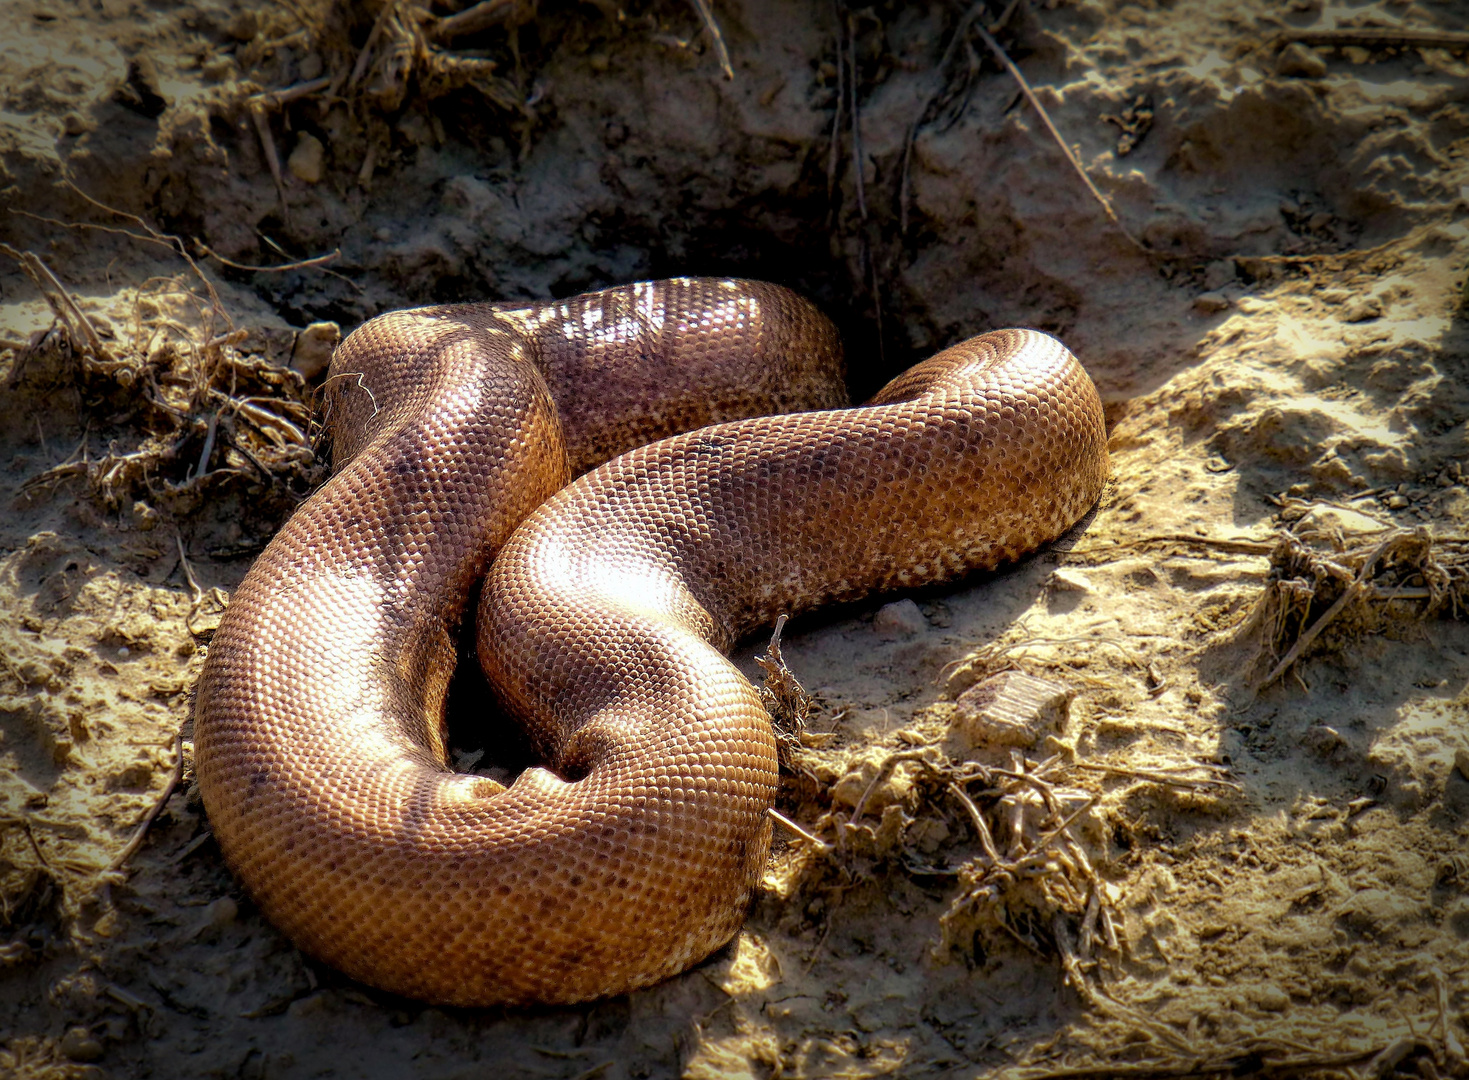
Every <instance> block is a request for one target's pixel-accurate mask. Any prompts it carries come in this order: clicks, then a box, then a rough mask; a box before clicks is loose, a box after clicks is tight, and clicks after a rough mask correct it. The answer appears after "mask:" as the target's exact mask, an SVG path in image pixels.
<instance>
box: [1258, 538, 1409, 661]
mask: <svg viewBox="0 0 1469 1080" xmlns="http://www.w3.org/2000/svg"><path fill="white" fill-rule="evenodd" d="M1399 535H1400V534H1398V533H1394V534H1393V535H1391V536H1388V537H1387V538H1386V539H1384V540H1383V541H1382V542H1381V543H1379V544H1378V545H1377V546H1376V547H1375V548H1373V550H1372V553H1371V554H1370V555H1369V556H1368V557H1367V559H1366V561H1365V562H1363V563H1362V566H1361V568H1360V569H1359V570H1358V571H1357V577H1356V580H1354V581H1353V582H1351V583H1350V584H1349V585H1348V586H1347V587H1346V588H1345V589H1343V590H1342V594H1341V595H1340V596H1339V597H1337V599H1336V603H1334V604H1332V605H1331V607H1329V608H1327V609H1326V611H1325V612H1324V613H1323V614H1322V616H1321V617H1320V618H1319V619H1317V620H1316V621H1315V622H1314V623H1312V624H1311V626H1310V627H1309V628H1308V629H1307V630H1306V631H1305V632H1304V633H1302V634H1301V636H1300V637H1299V638H1297V639H1296V643H1295V644H1294V645H1292V646H1291V649H1290V651H1289V652H1288V653H1286V654H1285V656H1284V657H1283V658H1282V659H1281V661H1280V663H1278V664H1276V665H1275V667H1274V668H1273V669H1272V670H1271V672H1270V674H1269V675H1267V676H1265V679H1264V681H1263V682H1261V683H1260V689H1262V690H1263V689H1264V688H1265V687H1267V686H1269V685H1270V684H1271V683H1273V682H1274V681H1275V680H1276V679H1278V678H1280V677H1281V676H1282V675H1284V674H1285V673H1286V671H1288V670H1289V669H1290V667H1291V665H1292V664H1294V663H1295V662H1296V661H1297V660H1298V659H1300V656H1301V653H1303V652H1305V651H1306V648H1307V646H1309V645H1310V644H1311V642H1313V641H1315V640H1316V639H1317V638H1318V637H1319V636H1320V635H1321V631H1323V630H1325V629H1326V627H1327V626H1328V625H1330V623H1331V620H1332V619H1334V618H1336V617H1337V615H1339V614H1341V611H1342V609H1343V608H1344V607H1346V606H1347V604H1348V603H1349V602H1350V601H1352V600H1354V599H1356V598H1357V597H1358V596H1359V595H1360V594H1361V593H1362V591H1363V587H1364V585H1365V584H1366V582H1367V579H1368V578H1369V577H1370V576H1371V574H1372V567H1373V566H1375V565H1376V564H1377V560H1378V559H1379V558H1380V557H1381V556H1382V553H1383V552H1384V551H1386V550H1387V549H1388V546H1389V545H1390V544H1392V543H1393V542H1394V541H1395V540H1396V539H1397V538H1398V536H1399Z"/></svg>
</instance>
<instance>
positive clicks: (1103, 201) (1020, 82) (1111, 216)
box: [974, 26, 1154, 255]
mask: <svg viewBox="0 0 1469 1080" xmlns="http://www.w3.org/2000/svg"><path fill="white" fill-rule="evenodd" d="M974 30H975V32H976V33H977V34H979V36H980V38H981V39H982V40H983V41H984V43H985V45H986V46H988V48H989V50H990V52H992V53H993V54H994V56H995V59H996V60H998V61H999V62H1000V63H1001V64H1002V65H1003V66H1004V68H1005V70H1006V71H1008V72H1009V73H1010V77H1011V78H1012V79H1014V80H1015V84H1016V85H1017V86H1018V87H1020V92H1021V93H1022V94H1024V95H1025V100H1026V101H1028V102H1030V106H1031V108H1033V109H1034V110H1035V111H1036V115H1038V116H1039V117H1040V118H1041V123H1043V124H1044V125H1045V126H1046V130H1047V131H1048V132H1050V133H1051V138H1052V139H1054V140H1055V141H1056V145H1057V146H1059V147H1060V148H1061V152H1062V153H1063V154H1065V155H1066V160H1067V161H1068V162H1070V164H1071V168H1072V169H1073V170H1074V171H1075V172H1076V175H1077V176H1079V177H1081V182H1082V183H1083V184H1085V185H1086V189H1087V190H1088V191H1090V192H1091V193H1092V197H1093V198H1094V199H1096V200H1097V202H1098V203H1099V204H1100V205H1101V207H1102V210H1103V212H1104V213H1106V215H1107V218H1108V220H1109V221H1111V222H1112V224H1113V225H1115V226H1116V227H1117V231H1118V232H1120V233H1121V234H1122V235H1123V236H1125V237H1126V238H1127V242H1128V243H1129V244H1131V245H1132V246H1133V247H1135V248H1136V249H1137V250H1138V251H1141V252H1143V253H1144V254H1147V255H1152V254H1154V252H1153V251H1152V249H1151V248H1149V247H1147V246H1146V245H1144V244H1143V242H1142V241H1141V240H1139V239H1138V238H1137V237H1135V236H1133V235H1132V233H1131V232H1129V231H1128V228H1127V226H1126V225H1124V224H1122V219H1121V218H1119V217H1118V216H1117V211H1115V210H1113V209H1112V201H1111V200H1110V199H1108V198H1107V196H1105V195H1103V194H1102V192H1101V191H1100V190H1099V189H1098V187H1097V185H1096V184H1094V183H1092V178H1091V176H1090V175H1089V174H1088V173H1087V171H1086V169H1084V168H1083V167H1082V164H1081V162H1080V161H1079V160H1078V159H1077V157H1076V153H1075V151H1073V150H1072V149H1071V147H1070V146H1069V145H1067V143H1066V140H1065V139H1064V138H1062V136H1061V132H1060V131H1059V130H1058V129H1057V128H1056V125H1055V124H1054V123H1052V121H1051V116H1050V113H1048V112H1046V108H1045V106H1044V105H1042V104H1041V102H1040V98H1038V97H1036V95H1035V91H1034V90H1032V89H1031V87H1030V83H1029V82H1027V81H1026V79H1025V76H1024V75H1023V74H1021V71H1020V69H1019V68H1018V67H1016V66H1015V62H1014V61H1013V60H1011V59H1010V56H1009V54H1008V53H1006V52H1005V50H1004V49H1002V48H1001V47H1000V43H999V42H998V41H996V40H995V39H994V36H993V35H992V34H991V33H990V32H989V31H988V30H986V29H985V28H984V27H983V26H975V27H974Z"/></svg>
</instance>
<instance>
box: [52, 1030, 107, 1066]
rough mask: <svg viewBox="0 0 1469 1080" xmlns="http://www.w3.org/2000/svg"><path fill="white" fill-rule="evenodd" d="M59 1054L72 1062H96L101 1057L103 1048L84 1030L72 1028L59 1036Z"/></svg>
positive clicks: (94, 1037) (96, 1039)
mask: <svg viewBox="0 0 1469 1080" xmlns="http://www.w3.org/2000/svg"><path fill="white" fill-rule="evenodd" d="M61 1052H62V1053H63V1054H65V1055H66V1056H67V1057H68V1058H70V1059H71V1060H72V1061H96V1060H98V1059H99V1058H101V1056H102V1052H103V1046H102V1043H101V1040H99V1039H98V1038H97V1037H96V1036H95V1035H93V1034H92V1033H91V1032H90V1031H88V1030H87V1029H86V1028H84V1027H74V1028H69V1029H68V1030H67V1032H66V1034H65V1035H63V1036H61Z"/></svg>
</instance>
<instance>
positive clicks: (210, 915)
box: [204, 896, 240, 926]
mask: <svg viewBox="0 0 1469 1080" xmlns="http://www.w3.org/2000/svg"><path fill="white" fill-rule="evenodd" d="M239 914H240V905H239V904H237V903H235V901H234V899H233V898H232V897H228V896H221V897H220V898H219V899H218V900H216V901H214V902H213V903H212V904H210V905H209V906H208V907H206V908H205V909H204V917H205V919H206V920H207V921H208V923H209V925H210V926H228V925H229V924H230V923H232V922H234V921H235V919H236V918H238V917H239Z"/></svg>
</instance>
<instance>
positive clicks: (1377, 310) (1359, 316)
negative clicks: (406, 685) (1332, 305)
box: [1341, 296, 1382, 323]
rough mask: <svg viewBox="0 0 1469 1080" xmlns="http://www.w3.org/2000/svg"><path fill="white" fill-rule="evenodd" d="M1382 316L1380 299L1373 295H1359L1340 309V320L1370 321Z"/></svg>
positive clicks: (1350, 321)
mask: <svg viewBox="0 0 1469 1080" xmlns="http://www.w3.org/2000/svg"><path fill="white" fill-rule="evenodd" d="M1380 318H1382V301H1381V300H1379V299H1378V298H1377V297H1375V296H1359V297H1357V299H1355V300H1353V301H1352V302H1351V303H1349V304H1347V306H1346V307H1345V308H1343V309H1342V313H1341V321H1342V322H1349V323H1359V322H1370V321H1371V320H1373V319H1380Z"/></svg>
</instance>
